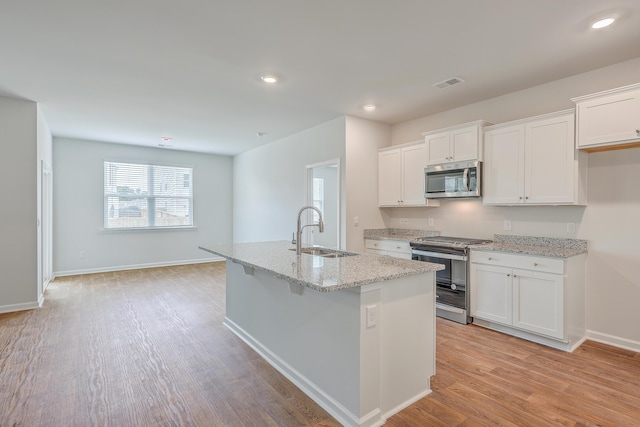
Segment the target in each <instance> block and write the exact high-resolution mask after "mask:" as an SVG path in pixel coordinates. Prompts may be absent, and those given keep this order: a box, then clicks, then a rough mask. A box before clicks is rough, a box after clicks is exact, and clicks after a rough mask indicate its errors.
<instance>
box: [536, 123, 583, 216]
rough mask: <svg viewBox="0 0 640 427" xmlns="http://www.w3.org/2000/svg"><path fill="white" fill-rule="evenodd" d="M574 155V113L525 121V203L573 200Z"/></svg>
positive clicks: (566, 201) (553, 202)
mask: <svg viewBox="0 0 640 427" xmlns="http://www.w3.org/2000/svg"><path fill="white" fill-rule="evenodd" d="M575 156H576V152H575V147H574V114H566V115H563V116H558V117H553V118H550V119H545V120H539V121H535V122H531V123H527V124H526V126H525V165H524V170H525V177H524V184H525V185H524V187H525V190H524V196H525V203H528V204H556V203H572V202H574V198H575V196H574V195H575V194H576V192H575V191H574V189H575V183H574V168H575V167H576V165H575Z"/></svg>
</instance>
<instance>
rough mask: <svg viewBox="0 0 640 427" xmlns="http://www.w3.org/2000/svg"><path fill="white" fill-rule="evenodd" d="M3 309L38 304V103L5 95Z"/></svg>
mask: <svg viewBox="0 0 640 427" xmlns="http://www.w3.org/2000/svg"><path fill="white" fill-rule="evenodd" d="M0 144H1V145H2V156H0V182H1V183H2V190H1V191H2V193H1V195H2V208H1V209H0V241H1V242H2V245H0V272H2V274H0V312H4V311H15V310H23V309H28V308H34V307H37V305H38V294H37V279H38V264H37V262H38V253H37V250H38V246H37V244H38V242H37V239H38V237H37V218H38V212H37V198H36V196H37V185H38V184H37V183H38V169H37V166H36V165H37V163H38V159H37V106H36V103H35V102H31V101H23V100H18V99H12V98H5V97H0Z"/></svg>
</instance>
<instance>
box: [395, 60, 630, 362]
mask: <svg viewBox="0 0 640 427" xmlns="http://www.w3.org/2000/svg"><path fill="white" fill-rule="evenodd" d="M638 81H640V58H636V59H634V60H630V61H626V62H623V63H620V64H616V65H613V66H609V67H605V68H601V69H598V70H594V71H591V72H588V73H584V74H580V75H576V76H573V77H570V78H566V79H562V80H558V81H555V82H551V83H548V84H545V85H541V86H537V87H533V88H530V89H527V90H523V91H519V92H514V93H511V94H508V95H505V96H501V97H498V98H494V99H491V100H488V101H484V102H479V103H475V104H471V105H467V106H464V107H461V108H457V109H455V110H450V111H446V112H443V113H440V114H437V115H433V116H428V117H423V118H420V119H416V120H412V121H409V122H405V123H401V124H398V125H395V126H393V128H392V140H393V143H394V144H400V143H404V142H408V141H414V140H416V139H420V136H421V135H420V134H421V132H425V131H429V130H434V129H438V128H440V127H444V126H450V125H454V124H458V123H464V122H467V121H472V120H478V119H485V120H487V121H489V122H492V123H496V124H497V123H502V122H506V121H510V120H514V119H519V118H524V117H530V116H534V115H538V114H542V113H548V112H553V111H559V110H563V109H567V108H573V107H574V104H573V103H572V102H571V100H570V98H572V97H576V96H580V95H586V94H589V93H595V92H599V91H602V90H606V89H612V88H615V87H620V86H625V85H629V84H633V83H637V82H638ZM465 84H468V83H465ZM588 163H589V166H588V170H587V183H588V184H587V185H588V188H587V199H588V205H587V207H586V208H585V207H551V206H549V207H483V206H482V203H481V202H480V201H477V200H476V201H462V200H460V201H443V202H442V206H441V207H440V208H433V209H432V208H422V209H419V208H407V209H402V208H391V209H383V215H384V222H385V224H386V225H387V226H388V227H400V218H408V219H409V226H408V227H409V228H421V229H429V228H431V229H434V230H440V231H441V232H442V234H443V235H454V236H468V237H492V236H493V234H495V233H511V234H520V235H539V236H550V237H572V238H580V239H586V240H588V241H589V242H590V250H589V256H588V260H587V328H588V329H589V330H590V332H589V334H590V336H591V337H592V338H595V339H599V340H604V341H608V342H611V343H614V344H617V345H624V346H628V347H633V348H635V349H638V350H640V328H638V325H640V310H639V309H638V307H639V305H640V274H638V263H639V262H640V226H639V225H638V218H640V189H639V188H640V186H638V185H637V177H638V174H639V173H640V148H635V149H628V150H621V151H615V152H606V153H591V154H589V159H588ZM429 217H432V218H434V220H435V226H434V227H428V226H427V218H429ZM505 219H510V220H511V221H512V226H513V230H512V231H511V232H505V231H503V220H505ZM567 222H574V223H577V224H578V229H577V234H568V233H567V232H566V223H567ZM404 228H407V226H404Z"/></svg>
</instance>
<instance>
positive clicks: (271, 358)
mask: <svg viewBox="0 0 640 427" xmlns="http://www.w3.org/2000/svg"><path fill="white" fill-rule="evenodd" d="M223 323H224V325H225V326H226V327H227V328H229V329H230V330H231V332H233V333H234V334H236V335H237V336H238V337H239V338H240V339H241V340H242V341H244V342H245V343H247V345H248V346H249V347H251V348H252V349H254V350H255V351H256V353H258V354H259V355H260V356H262V358H263V359H264V360H266V361H267V362H268V363H269V364H270V365H271V366H273V367H274V368H275V369H276V370H277V371H278V372H280V373H281V374H282V375H284V376H285V377H287V379H289V381H291V382H292V383H294V384H295V385H296V386H297V387H298V388H299V389H300V390H302V391H303V392H304V393H305V394H306V395H307V396H309V397H310V398H311V399H312V400H313V401H314V402H316V403H317V404H318V405H320V406H321V407H322V408H323V409H324V410H325V411H327V412H328V413H329V414H331V416H333V417H334V418H335V419H336V420H338V422H340V423H341V424H342V425H344V426H367V427H378V426H381V425H382V424H384V420H383V419H382V418H381V416H380V415H381V414H380V410H379V409H376V410H374V411H372V412H371V413H369V414H367V415H365V416H364V417H361V418H360V417H358V416H356V415H355V414H354V413H352V412H351V411H349V410H348V409H347V408H345V407H344V406H343V405H341V404H340V402H338V401H337V400H335V399H334V398H333V397H331V396H330V395H328V394H327V393H325V392H324V391H323V390H322V389H321V388H319V387H318V386H317V385H316V384H314V383H313V382H312V381H311V380H309V379H308V378H307V377H305V376H304V375H302V374H301V373H300V372H298V371H297V370H296V369H294V368H293V367H292V366H291V365H289V364H288V363H286V362H285V361H284V360H282V359H281V358H280V357H278V356H277V355H276V354H274V353H273V352H272V351H270V350H269V349H268V348H266V347H265V346H264V345H262V343H260V342H259V341H257V340H256V339H255V338H253V337H252V336H251V335H250V334H249V333H247V332H246V331H245V330H244V329H242V328H241V327H240V326H238V325H237V324H236V323H234V322H233V321H232V320H231V319H229V318H228V317H225V319H224V322H223Z"/></svg>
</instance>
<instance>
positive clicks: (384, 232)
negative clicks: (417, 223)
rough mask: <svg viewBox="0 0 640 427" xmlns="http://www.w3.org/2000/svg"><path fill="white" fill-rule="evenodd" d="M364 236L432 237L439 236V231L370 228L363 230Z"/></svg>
mask: <svg viewBox="0 0 640 427" xmlns="http://www.w3.org/2000/svg"><path fill="white" fill-rule="evenodd" d="M363 234H364V238H365V239H368V238H375V237H381V236H384V237H390V236H393V235H398V236H411V237H432V236H439V235H440V232H439V231H433V230H415V229H407V228H369V229H365V230H363Z"/></svg>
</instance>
